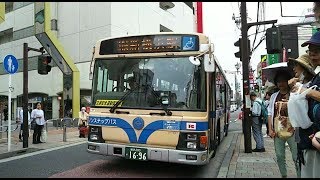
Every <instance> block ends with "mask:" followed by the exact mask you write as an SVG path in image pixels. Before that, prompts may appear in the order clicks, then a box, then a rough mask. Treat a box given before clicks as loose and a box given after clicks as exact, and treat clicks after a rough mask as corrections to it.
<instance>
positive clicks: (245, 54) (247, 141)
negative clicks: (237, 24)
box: [240, 2, 277, 153]
mask: <svg viewBox="0 0 320 180" xmlns="http://www.w3.org/2000/svg"><path fill="white" fill-rule="evenodd" d="M240 14H241V36H242V37H241V38H242V41H241V49H242V50H243V51H242V52H241V60H242V73H243V78H242V79H243V104H244V107H243V113H244V114H243V118H244V119H243V121H242V123H243V125H242V128H243V133H244V152H245V153H252V143H251V125H252V117H251V111H250V108H251V100H250V82H249V49H248V30H249V28H250V27H252V26H255V25H262V24H274V23H276V22H277V20H270V21H262V22H255V23H247V7H246V2H241V10H240Z"/></svg>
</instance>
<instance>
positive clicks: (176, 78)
mask: <svg viewBox="0 0 320 180" xmlns="http://www.w3.org/2000/svg"><path fill="white" fill-rule="evenodd" d="M128 91H132V92H130V93H128V94H129V95H128V97H126V98H125V99H124V100H123V102H121V104H120V105H119V106H118V108H139V109H162V107H161V106H162V105H163V101H164V99H166V100H165V101H166V105H167V107H168V108H170V109H177V110H179V109H183V110H198V111H199V110H205V97H206V96H205V72H204V70H203V67H202V66H195V65H193V64H192V63H190V61H189V58H188V57H174V58H139V59H138V58H137V59H134V58H123V59H120V58H119V59H114V60H112V59H96V61H95V67H94V79H93V96H92V98H93V100H92V102H93V104H92V105H93V106H96V107H99V106H100V107H112V106H113V105H114V104H115V103H116V102H117V101H118V100H120V99H121V98H122V97H123V96H124V95H125V94H126V92H128ZM163 97H165V98H163Z"/></svg>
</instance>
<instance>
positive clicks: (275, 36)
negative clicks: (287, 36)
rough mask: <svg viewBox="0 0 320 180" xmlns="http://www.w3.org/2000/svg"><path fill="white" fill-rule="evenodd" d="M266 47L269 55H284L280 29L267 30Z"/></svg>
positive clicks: (273, 27)
mask: <svg viewBox="0 0 320 180" xmlns="http://www.w3.org/2000/svg"><path fill="white" fill-rule="evenodd" d="M266 46H267V53H268V54H277V53H282V39H281V32H280V30H279V28H278V27H276V26H272V27H271V28H268V29H267V32H266Z"/></svg>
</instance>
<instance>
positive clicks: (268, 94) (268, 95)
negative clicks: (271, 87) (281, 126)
mask: <svg viewBox="0 0 320 180" xmlns="http://www.w3.org/2000/svg"><path fill="white" fill-rule="evenodd" d="M271 95H272V92H271V91H267V92H266V95H265V97H264V102H265V104H266V107H267V108H268V106H269V103H270V97H271ZM265 124H266V129H267V130H266V135H264V136H263V137H268V136H269V128H268V120H267V121H266V122H265Z"/></svg>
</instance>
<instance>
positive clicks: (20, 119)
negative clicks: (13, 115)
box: [19, 109, 31, 142]
mask: <svg viewBox="0 0 320 180" xmlns="http://www.w3.org/2000/svg"><path fill="white" fill-rule="evenodd" d="M19 121H20V132H19V141H20V142H22V137H23V109H21V110H20V112H19ZM30 125H31V119H30V112H29V111H28V131H29V130H30ZM29 135H30V131H29Z"/></svg>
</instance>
